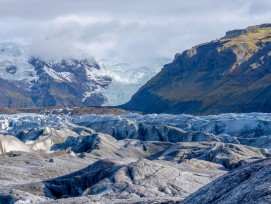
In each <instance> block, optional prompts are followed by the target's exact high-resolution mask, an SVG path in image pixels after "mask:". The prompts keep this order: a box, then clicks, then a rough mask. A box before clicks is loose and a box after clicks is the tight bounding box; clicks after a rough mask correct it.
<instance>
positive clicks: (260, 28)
mask: <svg viewBox="0 0 271 204" xmlns="http://www.w3.org/2000/svg"><path fill="white" fill-rule="evenodd" d="M264 30H265V31H266V30H271V23H265V24H261V25H254V26H249V27H247V28H245V29H235V30H230V31H227V32H226V35H225V36H224V37H223V38H222V39H229V38H236V37H238V36H240V35H244V34H248V33H259V32H262V31H264Z"/></svg>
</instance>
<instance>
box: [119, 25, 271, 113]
mask: <svg viewBox="0 0 271 204" xmlns="http://www.w3.org/2000/svg"><path fill="white" fill-rule="evenodd" d="M270 60H271V24H263V25H259V26H251V27H248V28H246V29H243V30H233V31H229V32H227V34H226V36H225V37H223V38H221V39H219V40H214V41H211V42H208V43H204V44H200V45H197V46H195V47H193V48H191V49H189V50H186V51H184V52H183V53H181V54H176V56H175V59H174V60H173V62H172V63H170V64H167V65H165V66H164V68H163V69H162V71H161V72H160V73H159V74H157V75H156V76H155V77H154V78H152V79H151V80H150V81H149V82H148V83H147V84H146V85H144V86H143V87H142V88H141V89H140V90H139V91H138V92H137V93H136V94H135V95H134V96H133V97H132V99H131V100H130V102H128V103H127V104H125V105H123V107H124V108H126V109H130V110H137V111H142V112H144V113H162V112H165V113H189V114H218V113H225V112H271V97H270V96H271V61H270Z"/></svg>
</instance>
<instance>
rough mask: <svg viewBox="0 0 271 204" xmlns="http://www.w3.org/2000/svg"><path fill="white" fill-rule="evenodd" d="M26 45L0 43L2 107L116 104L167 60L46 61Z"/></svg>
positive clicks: (157, 70)
mask: <svg viewBox="0 0 271 204" xmlns="http://www.w3.org/2000/svg"><path fill="white" fill-rule="evenodd" d="M28 48H29V47H28V44H27V43H24V44H22V43H20V44H19V43H0V85H1V86H0V97H1V101H0V106H5V107H9V108H26V107H44V106H45V107H46V106H57V105H79V106H81V105H92V106H100V105H107V106H111V105H120V104H123V103H125V102H127V101H129V100H130V98H131V96H132V95H133V94H134V93H135V92H136V91H137V90H138V89H139V88H140V87H141V86H142V85H143V84H144V83H146V82H147V81H148V80H149V79H150V78H151V77H153V76H154V75H155V74H156V73H157V72H159V70H160V68H161V67H162V65H163V64H165V63H166V62H168V60H167V59H160V60H157V61H155V62H154V63H151V65H148V66H146V65H142V63H134V62H131V61H129V60H124V59H121V58H116V57H115V58H110V59H100V60H98V62H97V61H95V60H94V59H93V58H82V59H73V58H68V59H54V60H45V59H42V58H41V57H33V56H31V55H30V54H29V50H28Z"/></svg>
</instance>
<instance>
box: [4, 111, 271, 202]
mask: <svg viewBox="0 0 271 204" xmlns="http://www.w3.org/2000/svg"><path fill="white" fill-rule="evenodd" d="M71 109H72V108H69V110H71ZM54 113H57V115H56V114H52V113H50V111H49V110H48V111H46V114H36V113H22V114H12V115H11V114H9V115H8V114H2V115H0V165H1V171H0V178H1V179H0V184H1V185H0V203H25V202H26V201H27V202H34V203H75V202H76V203H96V202H100V203H138V202H141V203H176V202H177V203H178V202H180V203H181V202H183V200H184V202H186V199H187V198H188V200H189V199H194V197H193V195H194V194H193V193H195V194H197V192H201V190H199V189H201V188H202V187H203V186H205V185H207V184H212V182H218V181H219V180H218V181H217V180H216V179H217V178H221V179H223V178H224V177H223V175H226V176H227V175H228V174H227V172H230V173H231V172H235V171H236V169H237V170H239V171H243V170H242V169H244V168H246V167H247V166H248V168H249V166H250V165H252V166H253V165H254V163H255V162H261V161H265V160H266V159H267V158H270V157H271V139H270V138H271V135H270V130H271V114H267V113H248V114H221V115H209V116H193V115H185V114H183V115H170V114H150V115H141V114H137V113H128V114H120V115H109V114H106V115H97V114H86V115H71V114H65V113H64V108H62V109H59V110H58V111H55V110H54ZM267 169H268V168H267ZM254 171H255V172H256V170H254ZM256 173H257V172H256ZM234 178H235V177H234ZM246 178H247V177H246ZM236 182H237V183H236V185H237V184H238V182H239V180H238V177H237V178H236ZM264 185H265V184H264ZM190 196H192V197H190Z"/></svg>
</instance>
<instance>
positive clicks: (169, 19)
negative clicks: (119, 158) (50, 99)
mask: <svg viewBox="0 0 271 204" xmlns="http://www.w3.org/2000/svg"><path fill="white" fill-rule="evenodd" d="M270 10H271V1H267V0H224V1H221V0H0V27H1V29H0V41H28V42H30V47H31V54H36V55H42V56H44V57H63V56H78V55H79V56H80V55H81V54H82V53H84V54H88V55H92V56H94V57H96V58H100V57H108V56H110V55H113V54H117V55H119V56H121V57H129V58H132V59H135V60H137V61H138V60H142V61H148V60H151V59H154V58H156V57H162V56H165V57H171V58H173V56H174V54H175V53H176V52H182V51H183V50H185V49H188V48H190V47H192V46H194V45H196V44H199V43H202V42H206V41H210V40H212V39H216V38H220V37H222V36H223V35H224V34H225V32H226V31H227V30H231V29H236V28H245V27H247V26H249V25H255V24H262V23H268V22H271V12H270Z"/></svg>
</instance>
